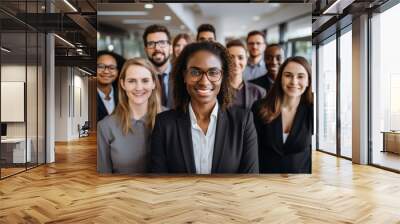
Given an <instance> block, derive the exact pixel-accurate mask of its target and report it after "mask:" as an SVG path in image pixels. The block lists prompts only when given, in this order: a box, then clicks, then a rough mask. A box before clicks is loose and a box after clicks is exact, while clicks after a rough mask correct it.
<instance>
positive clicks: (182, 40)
mask: <svg viewBox="0 0 400 224" xmlns="http://www.w3.org/2000/svg"><path fill="white" fill-rule="evenodd" d="M190 43H192V38H191V37H190V36H189V34H187V33H180V34H178V35H176V37H175V38H174V40H173V41H172V62H175V60H176V58H177V57H178V56H179V55H180V54H181V52H182V50H183V48H185V46H186V45H188V44H190Z"/></svg>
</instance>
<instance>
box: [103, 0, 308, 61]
mask: <svg viewBox="0 0 400 224" xmlns="http://www.w3.org/2000/svg"><path fill="white" fill-rule="evenodd" d="M97 21H98V33H97V48H98V50H110V51H114V52H117V53H119V54H121V55H123V56H124V57H126V58H131V57H137V56H142V57H143V56H144V51H143V41H142V34H143V31H144V29H145V28H146V27H147V26H149V25H151V24H162V25H165V26H166V27H167V28H168V29H169V30H170V32H171V35H172V37H174V36H175V35H176V34H178V33H182V32H185V33H188V34H190V35H191V36H192V37H193V38H195V37H196V29H197V27H198V26H199V25H200V24H202V23H210V24H212V25H213V26H214V27H215V28H216V32H217V33H216V35H217V41H219V42H220V43H222V44H225V43H226V41H228V40H230V39H233V38H240V39H242V40H243V41H244V42H245V40H246V36H247V33H248V32H250V31H252V30H260V31H262V32H264V33H265V34H266V41H267V44H268V43H270V44H271V43H280V44H282V45H283V46H284V49H285V53H286V55H287V56H291V55H301V56H304V57H306V58H307V59H309V60H310V62H311V55H312V54H311V51H312V47H311V33H312V32H311V30H312V28H311V3H306V4H303V3H299V4H293V3H292V4H288V3H235V4H232V3H231V4H227V3H137V4H127V3H119V4H115V3H98V16H97Z"/></svg>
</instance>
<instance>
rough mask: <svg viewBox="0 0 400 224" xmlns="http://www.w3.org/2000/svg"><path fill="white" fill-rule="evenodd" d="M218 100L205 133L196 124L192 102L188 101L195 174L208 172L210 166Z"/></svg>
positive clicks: (209, 171)
mask: <svg viewBox="0 0 400 224" xmlns="http://www.w3.org/2000/svg"><path fill="white" fill-rule="evenodd" d="M218 107H219V106H218V102H217V103H216V104H215V106H214V109H213V110H212V112H211V115H210V123H209V124H208V128H207V134H206V135H204V132H203V130H201V128H200V126H199V125H198V124H197V118H196V115H195V114H194V112H193V108H192V104H191V103H189V116H190V123H191V132H192V142H193V154H194V162H195V164H196V173H197V174H210V173H211V168H212V158H213V152H214V142H215V133H216V129H217V118H218Z"/></svg>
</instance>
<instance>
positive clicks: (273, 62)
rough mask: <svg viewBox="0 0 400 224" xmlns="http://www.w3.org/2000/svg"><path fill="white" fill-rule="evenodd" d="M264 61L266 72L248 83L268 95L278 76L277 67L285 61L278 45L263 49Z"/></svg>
mask: <svg viewBox="0 0 400 224" xmlns="http://www.w3.org/2000/svg"><path fill="white" fill-rule="evenodd" d="M264 60H265V65H266V67H267V70H268V72H267V73H266V74H265V75H263V76H261V77H259V78H257V79H253V80H250V82H251V83H253V84H256V85H258V86H260V87H262V88H264V89H265V90H266V91H267V93H268V92H269V91H270V90H271V88H272V85H273V84H274V81H275V79H276V76H277V75H278V71H279V67H280V66H281V64H282V63H283V61H284V60H285V53H284V52H283V49H282V47H281V46H280V45H279V44H270V45H269V46H268V47H267V49H265V53H264Z"/></svg>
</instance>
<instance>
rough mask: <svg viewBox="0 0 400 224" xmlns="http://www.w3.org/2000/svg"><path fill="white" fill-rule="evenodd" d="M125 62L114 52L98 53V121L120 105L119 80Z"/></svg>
mask: <svg viewBox="0 0 400 224" xmlns="http://www.w3.org/2000/svg"><path fill="white" fill-rule="evenodd" d="M124 62H125V59H124V58H123V57H122V56H120V55H118V54H116V53H114V52H109V51H99V52H97V121H100V120H102V119H103V118H104V117H106V116H107V115H110V114H111V113H112V112H113V111H114V109H115V107H116V105H117V104H118V82H117V80H118V75H119V71H121V69H122V65H123V64H124Z"/></svg>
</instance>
